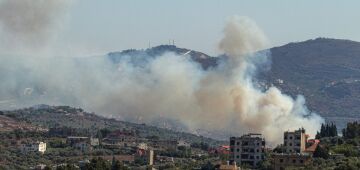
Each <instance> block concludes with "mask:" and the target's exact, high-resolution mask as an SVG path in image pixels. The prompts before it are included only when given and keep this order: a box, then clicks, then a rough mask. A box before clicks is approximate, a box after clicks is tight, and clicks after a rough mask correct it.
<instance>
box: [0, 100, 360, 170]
mask: <svg viewBox="0 0 360 170" xmlns="http://www.w3.org/2000/svg"><path fill="white" fill-rule="evenodd" d="M48 109H49V108H48ZM53 109H55V110H56V109H58V110H57V111H58V112H64V113H65V114H72V113H69V112H66V111H64V110H66V109H68V111H69V110H71V108H70V107H53ZM75 110H77V111H79V110H78V109H75ZM37 111H38V110H37ZM51 111H54V110H51ZM10 113H11V114H10ZM32 114H34V113H32ZM39 114H40V113H39ZM57 114H59V113H57ZM15 115H16V114H13V112H1V115H0V119H1V121H0V136H1V139H2V140H1V141H0V151H1V152H0V169H1V168H2V169H55V170H57V169H91V167H97V166H101V167H103V169H219V170H238V169H274V170H284V169H289V168H290V169H311V168H322V167H329V166H330V167H331V166H332V167H342V166H357V165H351V163H352V162H353V161H356V160H357V159H358V158H357V156H359V155H360V151H359V149H360V147H359V142H358V139H359V136H360V134H359V133H358V129H360V124H357V122H354V123H349V124H348V126H347V127H346V128H345V129H344V130H343V131H342V133H343V134H342V136H338V130H337V128H336V126H335V125H334V124H323V125H322V127H321V130H320V131H319V132H318V134H317V135H316V139H310V138H309V135H307V134H306V129H304V128H299V129H298V130H295V131H285V132H283V139H281V140H282V141H283V142H282V143H281V144H280V145H278V146H276V147H275V148H270V147H269V146H268V145H267V143H266V138H264V137H263V134H257V133H249V134H243V135H242V136H234V137H230V138H229V139H228V140H227V141H223V142H219V143H217V144H216V143H215V144H214V143H209V142H210V141H209V140H203V141H201V142H194V141H192V140H190V139H185V138H181V137H178V138H173V139H164V138H162V137H161V136H156V135H151V136H145V137H144V136H143V135H139V132H137V131H136V130H134V129H125V128H123V129H107V128H103V129H98V132H97V133H87V132H86V130H84V129H77V128H70V127H65V126H58V127H44V126H39V125H35V124H32V123H31V122H29V121H27V122H28V123H26V124H24V123H21V122H20V121H21V120H20V119H19V118H17V117H16V116H15ZM76 115H79V114H76ZM84 115H86V113H84V114H82V116H84ZM21 119H22V121H25V122H26V119H25V118H23V117H22V118H21ZM88 131H89V130H88Z"/></svg>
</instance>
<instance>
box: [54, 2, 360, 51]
mask: <svg viewBox="0 0 360 170" xmlns="http://www.w3.org/2000/svg"><path fill="white" fill-rule="evenodd" d="M359 7H360V1H358V0H348V1H335V0H316V1H315V0H272V1H270V0H178V1H175V0H101V1H100V0H77V1H76V2H74V3H73V4H72V5H71V6H70V8H69V9H68V13H67V19H66V22H65V23H64V25H63V26H62V31H61V33H59V36H58V38H57V46H58V48H59V49H62V50H64V51H65V53H67V52H68V53H72V52H74V51H76V52H75V53H76V54H77V55H79V54H81V55H93V54H104V53H107V52H110V51H121V50H124V49H129V48H137V49H141V48H147V47H148V45H149V42H150V44H151V46H156V45H160V44H166V43H168V42H169V39H174V40H175V45H177V46H179V47H184V48H190V49H194V50H198V51H201V52H205V53H208V54H211V55H216V54H219V53H220V52H219V50H218V49H217V43H218V41H219V39H220V38H221V36H222V29H223V27H224V24H225V22H226V18H227V17H230V16H233V15H239V16H248V17H250V18H251V19H253V20H254V21H255V22H256V23H257V24H258V25H259V27H260V28H261V29H262V30H263V31H264V32H265V34H266V35H267V36H268V38H269V40H270V42H271V45H270V46H279V45H283V44H286V43H289V42H294V41H303V40H307V39H313V38H317V37H329V38H340V39H351V40H355V41H360V10H359ZM66 51H67V52H66Z"/></svg>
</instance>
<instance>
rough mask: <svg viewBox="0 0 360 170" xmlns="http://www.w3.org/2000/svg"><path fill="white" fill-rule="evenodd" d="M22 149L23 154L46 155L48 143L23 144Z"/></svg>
mask: <svg viewBox="0 0 360 170" xmlns="http://www.w3.org/2000/svg"><path fill="white" fill-rule="evenodd" d="M20 149H21V152H23V153H28V152H41V153H44V152H45V151H46V143H44V142H33V143H27V144H22V145H21V147H20Z"/></svg>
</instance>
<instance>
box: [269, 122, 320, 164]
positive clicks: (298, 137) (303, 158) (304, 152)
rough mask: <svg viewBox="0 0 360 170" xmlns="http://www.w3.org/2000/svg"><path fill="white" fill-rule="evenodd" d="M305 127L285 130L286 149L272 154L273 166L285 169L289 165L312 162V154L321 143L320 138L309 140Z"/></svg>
mask: <svg viewBox="0 0 360 170" xmlns="http://www.w3.org/2000/svg"><path fill="white" fill-rule="evenodd" d="M308 138H309V135H306V134H305V129H304V128H300V129H298V130H295V131H292V132H290V131H286V132H284V144H283V145H284V150H283V153H280V154H272V156H271V157H272V161H271V163H272V167H273V169H275V170H283V169H286V168H288V167H303V166H306V165H308V164H310V163H311V162H312V157H311V156H312V154H313V153H314V152H315V149H316V147H317V146H318V144H319V142H320V141H319V140H314V139H311V140H308Z"/></svg>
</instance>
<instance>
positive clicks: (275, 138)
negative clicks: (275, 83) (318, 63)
mask: <svg viewBox="0 0 360 170" xmlns="http://www.w3.org/2000/svg"><path fill="white" fill-rule="evenodd" d="M6 15H9V14H6ZM34 17H36V16H34ZM32 19H33V18H28V19H26V20H30V21H27V22H32V21H31V20H32ZM3 20H4V17H2V23H3V25H4V23H5V25H6V24H12V23H13V22H10V21H3ZM5 20H6V19H5ZM44 20H47V19H44ZM34 24H36V23H34ZM3 27H4V26H3ZM5 27H9V28H10V27H12V26H5ZM34 27H37V26H34ZM31 30H32V29H30V30H26V31H31ZM36 31H38V30H37V29H36V30H35V32H36ZM45 32H46V31H45ZM8 34H14V35H19V36H25V37H26V34H27V33H25V32H24V31H22V30H20V31H17V32H10V33H9V32H8ZM30 34H32V33H30ZM24 43H26V41H24ZM266 45H267V39H266V37H265V35H264V33H263V32H262V31H261V29H259V28H258V27H257V25H256V23H255V22H253V21H252V20H251V19H249V18H246V17H232V18H230V19H229V21H228V22H227V24H226V26H225V29H224V38H223V39H222V40H221V41H220V43H219V48H220V49H221V50H223V51H224V52H225V54H226V55H227V56H228V57H226V58H224V59H223V60H221V61H222V62H221V63H219V65H218V66H217V67H215V68H211V69H208V70H203V69H202V68H201V66H200V65H199V64H198V63H196V62H194V61H192V60H191V59H190V57H188V56H178V55H175V54H173V53H166V54H164V55H162V56H157V57H154V58H149V57H147V58H146V60H147V62H146V63H145V64H142V65H141V66H139V65H136V64H134V63H133V62H130V59H129V58H130V57H129V56H123V57H122V59H121V60H120V62H119V63H118V64H114V63H112V62H111V61H110V60H108V58H107V57H106V56H97V57H88V58H80V59H79V58H64V57H45V58H41V60H39V58H36V59H34V58H33V57H27V56H20V57H19V56H16V57H14V56H8V55H3V56H1V58H0V81H1V82H3V83H1V84H0V107H3V108H4V107H8V106H9V105H8V104H9V103H14V104H16V107H23V106H28V105H33V104H39V103H45V104H53V105H59V104H65V105H71V106H79V107H83V108H85V109H87V110H89V111H95V112H96V113H97V114H102V115H119V116H120V117H121V118H122V119H124V120H132V121H137V122H144V123H151V122H153V121H156V120H159V119H160V118H164V119H169V120H175V121H177V122H180V123H181V124H182V125H184V126H185V127H186V128H187V130H188V131H190V132H194V133H196V132H198V130H199V129H206V130H207V131H220V132H226V133H227V134H231V135H241V134H243V133H247V132H258V133H262V134H264V135H265V137H266V139H267V141H268V142H270V144H278V143H280V141H281V139H282V133H283V131H285V130H294V129H297V128H300V127H304V128H305V129H306V130H307V131H308V132H309V133H310V134H312V135H313V134H315V132H316V130H318V128H319V126H320V123H321V122H322V121H323V120H322V118H321V117H319V116H318V115H317V114H315V113H311V112H310V111H308V109H307V108H306V106H305V100H304V98H303V97H302V96H299V97H297V98H296V99H293V98H291V97H289V96H287V95H285V94H282V93H281V91H280V90H279V89H277V88H276V87H270V88H269V89H267V90H261V89H258V88H256V87H255V85H254V81H253V77H254V73H255V72H256V68H258V67H259V63H260V64H264V63H267V62H269V61H268V59H269V57H268V55H270V53H269V51H266V50H265V51H263V52H261V53H255V52H256V51H258V50H262V49H264V48H265V47H266ZM144 60H145V58H144ZM259 61H261V62H259Z"/></svg>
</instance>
